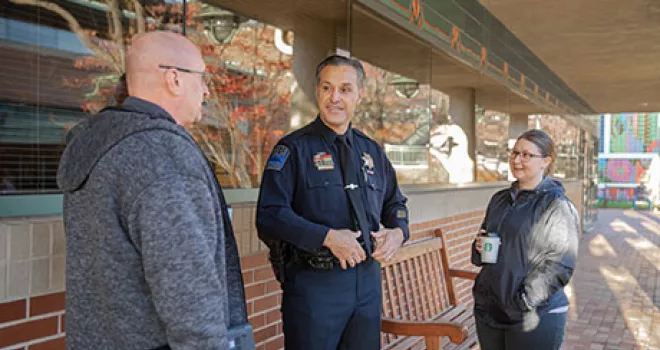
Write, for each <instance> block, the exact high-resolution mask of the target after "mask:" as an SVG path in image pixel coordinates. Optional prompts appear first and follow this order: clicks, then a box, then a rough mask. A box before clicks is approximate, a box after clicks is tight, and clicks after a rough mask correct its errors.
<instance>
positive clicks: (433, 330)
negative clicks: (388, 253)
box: [381, 230, 478, 350]
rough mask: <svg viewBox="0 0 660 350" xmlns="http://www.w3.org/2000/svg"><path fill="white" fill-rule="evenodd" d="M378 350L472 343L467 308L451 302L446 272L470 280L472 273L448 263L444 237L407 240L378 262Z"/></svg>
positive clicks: (438, 234)
mask: <svg viewBox="0 0 660 350" xmlns="http://www.w3.org/2000/svg"><path fill="white" fill-rule="evenodd" d="M382 274H383V278H382V280H383V318H382V324H381V325H382V331H383V333H387V334H385V335H384V338H385V339H384V344H385V345H384V346H383V349H387V350H404V349H427V350H440V349H460V350H463V349H473V348H477V347H478V341H477V335H476V329H475V325H474V317H473V315H472V307H471V306H466V305H460V304H458V303H457V300H456V295H455V292H454V283H453V281H452V277H459V278H466V279H470V280H474V279H475V278H476V276H477V273H476V272H471V271H464V270H454V269H450V268H449V263H448V258H447V250H446V245H445V240H444V237H443V236H442V232H441V231H440V230H436V231H435V237H433V238H430V239H426V240H423V241H420V242H413V243H411V244H409V245H407V246H404V247H403V248H401V249H400V250H399V251H398V252H397V254H396V255H395V256H394V257H393V258H392V260H391V261H390V262H388V263H386V264H383V265H382Z"/></svg>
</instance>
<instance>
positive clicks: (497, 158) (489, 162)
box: [475, 106, 509, 182]
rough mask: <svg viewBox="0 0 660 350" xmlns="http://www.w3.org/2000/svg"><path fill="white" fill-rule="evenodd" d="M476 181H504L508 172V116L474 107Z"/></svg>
mask: <svg viewBox="0 0 660 350" xmlns="http://www.w3.org/2000/svg"><path fill="white" fill-rule="evenodd" d="M475 114H476V119H477V120H476V131H477V135H476V136H477V137H476V143H477V146H476V152H477V181H483V182H488V181H506V180H507V177H508V173H509V150H508V142H509V116H508V115H506V114H504V113H501V112H496V111H491V110H485V109H484V108H483V107H481V106H477V107H476V111H475Z"/></svg>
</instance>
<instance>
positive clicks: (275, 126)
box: [187, 2, 297, 188]
mask: <svg viewBox="0 0 660 350" xmlns="http://www.w3.org/2000/svg"><path fill="white" fill-rule="evenodd" d="M189 9H190V11H191V12H193V13H197V15H193V17H192V20H191V21H190V22H189V23H188V29H187V31H188V32H187V33H188V36H189V37H190V38H191V39H192V40H194V41H195V42H196V43H197V44H198V45H199V46H200V48H201V49H202V53H203V55H204V59H205V60H206V63H207V70H208V71H210V72H212V73H214V78H213V81H212V83H211V85H212V86H210V90H211V96H210V98H209V100H208V103H207V107H208V108H207V110H206V113H205V118H204V119H203V120H202V123H201V125H199V126H198V127H196V128H194V129H193V130H191V131H192V132H193V135H194V136H195V138H196V139H197V141H198V142H199V144H200V145H201V146H202V149H203V150H204V151H205V153H206V154H207V156H208V157H209V159H210V160H211V161H212V162H213V163H214V164H215V165H216V172H217V174H218V177H219V180H220V183H221V184H222V185H223V186H224V187H242V188H249V187H257V186H258V185H259V181H260V180H261V172H262V170H263V166H264V164H265V161H266V158H267V157H268V155H269V153H270V151H271V149H272V148H273V146H274V145H275V144H276V143H277V141H278V140H279V139H280V138H281V137H282V136H284V135H285V134H287V133H288V132H289V131H291V128H292V126H291V100H292V96H293V94H294V93H295V92H296V91H297V85H296V83H295V79H294V77H293V73H292V71H291V64H292V56H291V51H290V50H289V49H290V47H291V46H292V44H293V33H291V32H283V31H281V30H278V29H277V28H275V27H273V26H270V25H267V24H264V23H260V22H257V21H254V20H250V19H247V18H245V17H241V16H238V15H235V14H233V13H231V12H229V11H226V10H222V9H219V8H217V7H213V6H210V5H207V4H202V3H199V2H196V3H195V2H193V3H190V4H189Z"/></svg>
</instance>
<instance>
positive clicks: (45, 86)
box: [0, 0, 297, 194]
mask: <svg viewBox="0 0 660 350" xmlns="http://www.w3.org/2000/svg"><path fill="white" fill-rule="evenodd" d="M19 4H20V5H19ZM0 9H1V10H2V17H0V39H1V40H0V45H2V49H3V55H2V58H1V59H0V64H3V65H4V67H3V70H4V72H5V74H6V79H7V80H8V81H12V82H14V83H12V84H3V85H2V86H0V101H3V102H2V103H0V175H1V176H2V183H3V184H6V185H3V187H0V189H2V193H3V194H6V193H36V192H50V191H57V187H56V184H55V173H56V171H57V166H58V161H59V157H60V156H61V152H62V150H63V148H64V139H63V135H64V134H65V133H66V131H67V130H68V129H70V128H71V127H72V126H73V125H75V124H76V123H77V122H79V121H81V120H83V119H85V118H87V116H88V115H92V114H94V113H96V112H98V111H99V110H101V109H102V108H104V107H106V106H108V105H113V104H115V101H114V98H113V95H114V88H115V86H116V84H117V81H118V78H119V76H120V75H121V74H122V73H123V72H124V70H125V69H124V68H125V67H124V58H125V55H126V49H127V47H128V46H129V45H130V42H131V39H132V38H133V36H134V35H136V34H138V33H142V32H147V31H152V30H170V31H175V32H179V33H183V32H184V31H185V33H186V35H187V36H188V37H189V38H190V39H191V40H192V41H193V42H195V43H196V44H197V45H198V46H199V47H200V49H201V51H202V54H203V56H204V58H205V60H206V62H207V70H208V71H210V72H213V73H215V78H214V79H213V82H212V86H211V87H210V88H211V98H210V100H209V103H208V108H207V110H206V112H207V113H206V115H205V119H204V121H203V123H202V125H200V126H199V127H197V128H195V129H193V130H191V131H192V132H193V134H194V136H195V137H196V139H197V140H198V141H199V143H200V145H201V146H202V148H203V149H204V151H205V152H206V153H207V155H208V156H209V158H210V159H211V161H212V162H213V163H214V164H215V165H216V170H217V172H218V175H219V179H220V181H221V183H222V184H223V185H224V186H226V187H254V186H257V185H258V180H259V179H260V178H261V174H260V172H261V169H262V167H263V163H264V161H265V157H267V154H268V153H269V152H270V149H271V148H272V146H273V145H274V144H275V142H276V141H277V140H278V139H279V138H280V137H281V136H282V135H284V134H285V133H287V132H288V131H290V129H291V125H290V124H291V122H290V108H289V106H290V101H291V98H292V95H294V94H296V91H297V89H296V88H295V83H294V80H293V76H292V74H291V51H290V48H291V45H292V42H293V34H292V33H290V32H282V31H279V30H277V29H276V28H274V27H271V26H268V25H265V24H263V23H259V22H256V21H253V20H250V19H248V18H245V17H242V16H239V15H236V14H234V13H232V12H230V11H226V10H223V9H220V8H218V7H214V6H210V5H208V4H206V3H203V2H194V1H189V2H187V8H186V11H185V13H186V18H185V21H184V18H183V15H184V11H183V3H182V2H180V1H178V2H177V1H169V0H168V1H165V0H150V1H149V2H146V1H144V2H137V1H132V2H109V3H107V4H106V3H103V2H91V1H89V2H88V1H67V0H62V1H56V2H44V1H42V0H3V1H2V2H1V3H0ZM51 10H53V11H51ZM184 22H185V23H184Z"/></svg>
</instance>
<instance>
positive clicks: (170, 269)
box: [57, 32, 247, 350]
mask: <svg viewBox="0 0 660 350" xmlns="http://www.w3.org/2000/svg"><path fill="white" fill-rule="evenodd" d="M126 67H127V83H128V91H129V92H130V96H129V97H128V98H126V100H125V101H124V102H123V104H122V105H121V106H120V107H118V108H108V109H105V110H103V111H102V112H101V113H99V115H98V116H95V117H93V118H91V119H90V120H89V121H88V122H87V123H85V124H82V125H80V126H78V127H76V128H74V130H72V133H73V135H71V137H69V140H70V141H69V142H68V144H67V148H66V150H65V151H64V154H63V156H62V160H61V163H60V169H59V172H58V175H57V181H58V185H59V186H60V188H61V189H62V191H63V192H64V225H65V230H66V241H67V274H66V278H67V280H66V284H67V293H66V312H67V335H66V345H67V349H69V350H78V349H86V350H87V349H98V350H101V349H113V350H114V349H136V350H137V349H145V350H146V349H186V350H193V349H223V350H224V349H228V348H229V341H228V335H227V334H228V329H229V328H232V327H238V326H240V325H245V324H247V322H246V318H247V315H246V310H245V298H244V294H243V293H244V290H243V281H242V276H241V271H240V266H239V259H238V252H237V249H236V242H235V239H234V235H233V232H232V227H231V222H230V221H229V218H228V216H227V207H226V204H225V200H224V197H223V195H222V192H221V189H220V186H219V185H218V183H217V181H216V177H215V174H214V172H213V170H212V169H211V167H210V166H209V164H208V162H207V160H206V158H205V157H204V155H203V153H202V152H201V150H200V149H199V147H198V146H197V144H196V143H195V141H194V140H193V138H192V137H191V136H190V134H189V133H188V132H187V131H186V130H185V129H184V128H183V126H185V125H189V124H192V123H194V122H196V121H198V120H199V119H200V117H201V115H202V103H203V101H204V99H205V98H206V97H207V95H208V93H209V91H208V88H207V86H206V83H205V81H204V77H205V75H206V73H204V69H205V65H204V61H203V59H202V56H201V54H200V52H199V50H198V49H197V48H196V47H195V45H193V44H192V43H191V42H190V41H188V40H187V39H185V38H184V37H182V36H180V35H178V34H173V33H165V32H152V33H148V34H145V35H142V36H140V37H138V38H137V39H135V41H134V42H133V46H132V47H131V48H130V50H129V51H128V53H127V55H126Z"/></svg>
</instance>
